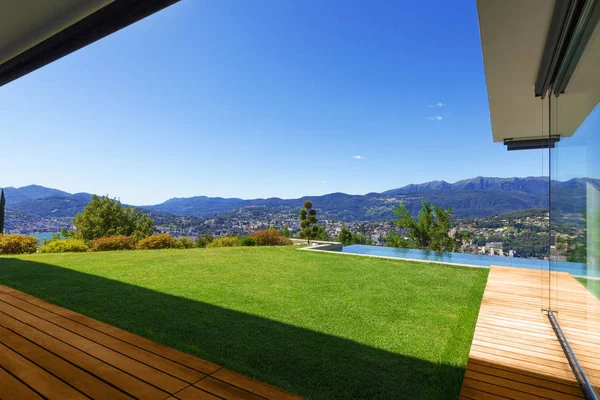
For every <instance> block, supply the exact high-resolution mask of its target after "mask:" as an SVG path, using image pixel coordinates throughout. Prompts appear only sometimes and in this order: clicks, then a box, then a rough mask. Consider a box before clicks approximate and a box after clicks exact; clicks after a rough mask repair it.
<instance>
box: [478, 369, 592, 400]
mask: <svg viewBox="0 0 600 400" xmlns="http://www.w3.org/2000/svg"><path fill="white" fill-rule="evenodd" d="M467 370H468V371H477V372H482V373H485V374H488V375H493V376H497V377H499V378H504V379H509V380H511V381H515V382H522V383H527V384H530V385H534V386H540V387H544V388H547V389H551V390H554V391H556V392H557V393H559V394H560V393H566V394H569V395H572V396H574V397H579V398H583V396H582V394H581V390H579V387H578V386H574V385H573V382H572V381H571V382H567V381H561V380H560V379H558V378H557V377H549V376H547V375H536V374H531V371H529V374H523V371H522V370H518V369H512V370H504V369H499V368H497V365H496V364H487V363H485V362H482V361H481V360H477V362H474V361H473V360H471V361H469V363H468V365H467ZM468 371H467V372H468Z"/></svg>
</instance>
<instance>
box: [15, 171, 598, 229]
mask: <svg viewBox="0 0 600 400" xmlns="http://www.w3.org/2000/svg"><path fill="white" fill-rule="evenodd" d="M588 183H590V184H593V185H595V186H597V187H600V180H598V179H591V178H575V179H571V180H569V181H566V182H558V181H553V182H552V188H553V196H554V199H555V200H556V203H553V204H555V206H553V207H556V209H560V210H563V211H567V212H577V213H578V212H581V211H582V210H583V209H584V208H585V201H586V197H585V186H586V184H588ZM548 186H549V185H548V179H547V178H544V177H527V178H486V177H476V178H471V179H465V180H461V181H458V182H455V183H448V182H445V181H432V182H426V183H421V184H412V185H407V186H404V187H401V188H397V189H392V190H388V191H385V192H382V193H368V194H365V195H350V194H345V193H331V194H326V195H321V196H305V197H301V198H297V199H280V198H277V197H273V198H268V199H253V200H244V199H240V198H221V197H206V196H197V197H189V198H172V199H169V200H167V201H165V202H164V203H161V204H157V205H148V206H140V207H139V208H141V209H143V210H145V211H148V212H152V213H162V214H172V215H189V216H198V217H213V216H218V215H223V214H226V213H229V212H232V211H235V210H238V209H241V208H245V207H263V208H265V207H266V208H269V209H272V210H273V211H288V210H297V209H299V208H300V207H302V204H303V203H304V201H305V200H308V199H310V200H311V201H312V202H313V204H314V205H315V207H316V208H317V209H318V210H319V213H320V214H321V215H325V216H327V217H330V218H335V219H340V220H347V221H376V220H387V219H390V218H393V208H394V207H395V206H397V205H398V204H400V203H404V204H406V206H407V207H408V208H409V210H410V211H411V213H413V214H416V213H417V212H418V210H419V209H420V206H421V201H422V200H426V201H428V202H430V203H432V204H434V205H437V206H442V207H445V208H448V207H452V208H453V210H454V216H455V217H484V216H489V215H496V214H500V213H504V212H509V211H516V210H523V209H529V208H545V207H548V192H549V187H548ZM4 191H5V195H6V200H7V210H10V211H12V213H21V214H27V215H32V216H38V217H44V218H51V217H63V218H64V217H74V216H75V215H76V214H77V213H79V212H80V211H81V210H82V209H83V208H84V207H85V205H86V204H87V202H88V201H89V200H90V198H91V195H90V194H89V193H75V194H71V193H67V192H64V191H61V190H57V189H51V188H46V187H43V186H38V185H30V186H25V187H22V188H13V187H7V188H4Z"/></svg>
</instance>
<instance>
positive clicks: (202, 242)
mask: <svg viewBox="0 0 600 400" xmlns="http://www.w3.org/2000/svg"><path fill="white" fill-rule="evenodd" d="M213 240H214V239H213V237H212V235H210V234H208V233H205V234H204V235H202V236H198V237H197V238H196V242H195V243H194V245H195V246H196V247H199V248H204V247H206V245H208V244H209V243H211V242H212V241H213Z"/></svg>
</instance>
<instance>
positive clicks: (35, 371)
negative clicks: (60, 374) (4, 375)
mask: <svg viewBox="0 0 600 400" xmlns="http://www.w3.org/2000/svg"><path fill="white" fill-rule="evenodd" d="M0 367H2V368H3V369H5V370H6V371H8V372H9V373H10V374H11V375H13V376H15V377H16V378H18V379H19V380H20V381H22V382H24V383H25V384H26V385H27V386H29V387H30V388H32V389H33V390H35V391H36V392H38V393H40V394H41V395H42V396H44V397H46V398H47V399H50V400H54V399H56V400H61V399H64V400H66V399H69V400H80V399H81V400H83V399H87V398H88V397H87V396H84V395H83V394H82V393H80V392H78V391H77V390H75V389H73V388H72V387H71V386H69V385H67V384H66V383H64V382H63V381H61V380H59V379H57V378H56V377H55V376H54V375H52V374H50V373H48V372H46V371H45V370H43V369H42V368H40V367H38V366H37V365H35V364H33V363H32V362H31V361H29V360H27V359H26V358H25V357H23V356H21V355H20V354H18V353H15V352H14V351H12V350H11V349H9V348H8V347H6V346H4V345H3V344H2V343H0Z"/></svg>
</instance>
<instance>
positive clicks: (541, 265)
mask: <svg viewBox="0 0 600 400" xmlns="http://www.w3.org/2000/svg"><path fill="white" fill-rule="evenodd" d="M341 252H342V253H349V254H363V255H370V256H380V257H392V258H398V259H406V260H420V261H432V262H441V263H449V264H462V265H471V266H479V267H490V266H492V265H498V266H505V267H516V268H527V269H546V270H547V269H548V265H549V261H548V260H535V259H530V258H519V257H499V256H484V255H480V254H467V253H450V252H437V251H426V250H415V249H398V248H395V247H382V246H365V245H362V244H355V245H352V246H344V247H343V248H342V250H341ZM552 270H553V271H560V272H569V273H570V274H571V275H579V276H592V277H597V278H600V271H592V270H591V269H590V270H588V267H587V264H582V263H573V262H563V261H552Z"/></svg>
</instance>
